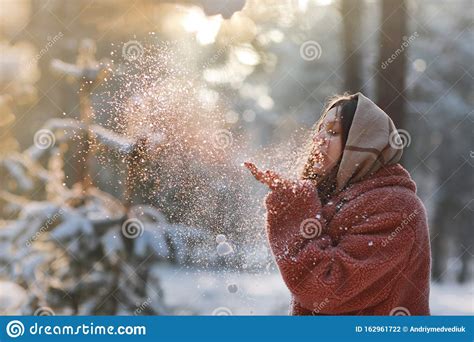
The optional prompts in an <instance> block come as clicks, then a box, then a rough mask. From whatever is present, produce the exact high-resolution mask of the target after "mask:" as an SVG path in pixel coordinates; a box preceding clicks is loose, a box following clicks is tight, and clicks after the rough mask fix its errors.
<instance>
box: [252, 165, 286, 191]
mask: <svg viewBox="0 0 474 342" xmlns="http://www.w3.org/2000/svg"><path fill="white" fill-rule="evenodd" d="M244 165H245V167H246V168H247V169H249V170H250V172H251V173H252V175H253V176H254V177H255V179H256V180H258V181H259V182H261V183H263V184H265V185H267V186H268V187H269V188H270V189H271V190H276V189H277V188H281V187H287V186H291V185H292V182H291V181H289V180H287V179H284V178H282V177H281V176H280V175H278V174H277V173H276V172H274V171H271V170H266V171H265V172H263V171H261V170H259V169H258V168H257V167H256V166H255V164H254V163H250V162H245V163H244Z"/></svg>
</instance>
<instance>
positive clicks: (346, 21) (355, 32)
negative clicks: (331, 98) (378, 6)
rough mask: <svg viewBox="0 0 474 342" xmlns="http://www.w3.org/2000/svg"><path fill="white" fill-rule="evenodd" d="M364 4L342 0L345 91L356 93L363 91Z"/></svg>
mask: <svg viewBox="0 0 474 342" xmlns="http://www.w3.org/2000/svg"><path fill="white" fill-rule="evenodd" d="M361 6H362V3H361V2H357V1H352V0H341V16H342V20H343V43H344V61H345V63H344V91H348V92H351V93H356V92H358V91H363V89H362V76H361V64H362V63H361V56H360V52H359V50H358V47H359V44H360V39H359V37H360V25H361V13H362V8H361Z"/></svg>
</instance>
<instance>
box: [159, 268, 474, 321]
mask: <svg viewBox="0 0 474 342" xmlns="http://www.w3.org/2000/svg"><path fill="white" fill-rule="evenodd" d="M158 274H159V275H160V279H161V281H162V287H163V290H164V294H165V302H166V304H167V305H168V307H170V308H171V309H173V310H175V312H174V314H177V315H211V314H213V312H214V313H218V314H233V315H286V314H287V313H288V306H289V300H290V294H289V292H288V290H287V288H286V287H285V284H284V283H283V281H282V279H281V277H280V275H279V274H278V273H276V272H265V273H238V272H230V271H225V272H221V271H219V272H217V271H215V272H213V271H211V270H206V271H202V270H196V269H187V268H173V267H170V266H164V267H163V268H160V270H159V271H158ZM236 289H237V291H236V292H235V290H236ZM473 295H474V283H472V282H471V283H468V284H465V285H458V284H454V283H450V284H435V283H433V284H432V285H431V296H430V304H431V313H432V315H474V302H473V298H474V297H473Z"/></svg>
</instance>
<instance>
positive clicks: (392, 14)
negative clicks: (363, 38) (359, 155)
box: [376, 0, 407, 128]
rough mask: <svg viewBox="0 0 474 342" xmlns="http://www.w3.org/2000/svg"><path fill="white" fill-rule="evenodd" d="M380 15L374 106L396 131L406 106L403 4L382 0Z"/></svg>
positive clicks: (404, 14) (401, 124) (403, 0)
mask: <svg viewBox="0 0 474 342" xmlns="http://www.w3.org/2000/svg"><path fill="white" fill-rule="evenodd" d="M381 12H382V13H381V18H380V20H381V26H380V35H379V63H378V65H377V71H378V72H377V86H376V89H377V90H376V92H377V96H376V98H377V104H378V105H379V106H380V107H381V108H382V109H383V110H384V111H385V112H386V113H387V114H388V115H390V117H391V118H392V120H393V121H394V123H395V126H396V127H397V128H403V125H404V117H405V105H406V101H405V65H406V52H407V51H406V45H407V44H406V42H405V39H406V37H405V35H406V26H407V15H406V1H405V0H400V1H394V0H382V9H381ZM404 43H405V44H404Z"/></svg>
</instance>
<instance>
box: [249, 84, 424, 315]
mask: <svg viewBox="0 0 474 342" xmlns="http://www.w3.org/2000/svg"><path fill="white" fill-rule="evenodd" d="M400 142H401V138H400V136H399V135H398V132H397V130H396V128H395V126H394V124H393V122H392V120H391V119H390V117H389V116H388V115H387V114H386V113H385V112H384V111H383V110H382V109H380V108H379V107H378V106H377V105H375V104H374V103H373V102H372V101H371V100H370V99H368V98H367V97H365V96H364V95H363V94H362V93H357V94H355V95H345V96H340V97H337V98H336V99H334V100H333V101H331V102H330V103H329V104H328V106H327V108H326V109H325V111H324V112H323V115H322V116H321V119H320V120H319V121H318V123H317V124H316V127H315V129H314V138H313V142H312V147H311V150H310V155H309V158H308V161H307V163H306V165H305V167H304V170H303V172H302V175H301V179H299V180H295V181H290V180H287V179H284V178H282V177H280V176H279V175H277V174H276V173H275V172H273V171H266V172H262V171H260V170H259V169H258V168H257V167H256V166H255V165H254V164H252V163H245V165H246V167H247V168H248V169H249V170H250V171H251V172H252V174H253V175H254V176H255V178H256V179H257V180H259V181H260V182H262V183H264V184H267V185H268V186H269V188H270V189H271V192H270V193H269V194H268V196H267V197H266V201H265V203H266V207H267V227H266V228H267V234H268V240H269V243H270V246H271V249H272V251H273V254H274V256H275V259H276V262H277V264H278V267H279V269H280V272H281V274H282V276H283V279H284V281H285V283H286V285H287V286H288V288H289V290H290V291H291V294H292V304H291V314H293V315H429V314H430V309H429V301H428V300H429V286H430V267H431V257H430V240H429V235H428V227H427V219H426V211H425V208H424V206H423V203H422V202H421V200H420V199H419V198H418V196H417V195H416V185H415V183H414V181H413V180H412V179H411V177H410V174H409V173H408V171H407V170H405V169H404V168H403V167H402V166H401V165H400V164H399V163H398V161H399V160H400V157H401V154H402V147H403V146H401V144H400Z"/></svg>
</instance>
